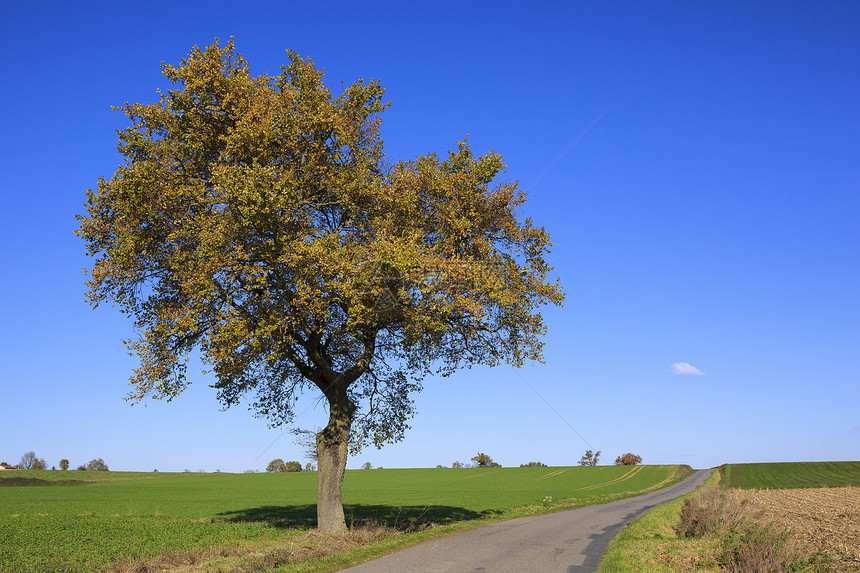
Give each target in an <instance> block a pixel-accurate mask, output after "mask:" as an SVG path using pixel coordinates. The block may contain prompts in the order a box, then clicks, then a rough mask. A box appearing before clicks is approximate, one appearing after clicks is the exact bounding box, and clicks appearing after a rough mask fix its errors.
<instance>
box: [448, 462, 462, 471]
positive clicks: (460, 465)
mask: <svg viewBox="0 0 860 573" xmlns="http://www.w3.org/2000/svg"><path fill="white" fill-rule="evenodd" d="M451 467H452V468H454V469H455V470H458V469H460V468H462V467H463V463H462V462H454V463H453V464H451Z"/></svg>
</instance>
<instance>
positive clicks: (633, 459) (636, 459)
mask: <svg viewBox="0 0 860 573" xmlns="http://www.w3.org/2000/svg"><path fill="white" fill-rule="evenodd" d="M641 463H642V456H637V455H636V454H631V453H629V452H628V453H626V454H624V455H623V456H618V457H617V458H615V465H616V466H635V465H638V464H641Z"/></svg>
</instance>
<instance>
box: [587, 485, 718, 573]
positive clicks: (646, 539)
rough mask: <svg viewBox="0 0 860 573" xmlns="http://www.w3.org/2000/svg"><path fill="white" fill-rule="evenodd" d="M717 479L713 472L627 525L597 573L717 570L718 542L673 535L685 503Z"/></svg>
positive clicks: (613, 542) (713, 487) (614, 540)
mask: <svg viewBox="0 0 860 573" xmlns="http://www.w3.org/2000/svg"><path fill="white" fill-rule="evenodd" d="M719 480H720V474H719V472H716V471H715V472H714V473H713V475H711V477H710V478H708V481H706V482H705V483H704V484H703V485H702V486H701V487H700V488H699V489H698V490H696V491H695V492H692V493H689V494H687V495H685V496H682V497H679V498H678V499H674V500H672V501H670V502H667V503H664V504H662V505H660V506H658V507H655V508H654V509H652V510H651V511H648V512H647V513H645V514H644V515H643V516H642V517H640V518H639V519H637V520H636V521H634V522H633V523H631V524H630V525H629V526H627V527H626V528H625V529H624V530H623V531H622V532H621V533H619V534H618V536H616V537H615V539H613V540H612V541H611V542H610V543H609V547H608V548H607V549H606V553H605V554H604V555H603V559H602V560H601V561H600V565H598V567H597V571H596V573H664V572H665V573H668V572H677V571H693V570H695V571H718V570H719V569H718V568H717V567H716V563H714V565H713V566H708V565H707V562H708V561H709V560H712V559H711V557H710V556H712V555H713V554H714V551H715V548H716V546H717V544H718V542H717V541H716V540H714V539H702V538H695V539H693V538H684V539H679V538H678V536H677V535H676V533H675V529H674V528H675V526H676V525H677V523H678V515H679V514H680V512H681V508H682V507H683V506H684V502H685V501H686V500H687V499H689V498H691V497H692V496H694V495H696V494H697V493H698V492H701V491H703V490H708V489H715V488H716V487H717V484H718V483H719Z"/></svg>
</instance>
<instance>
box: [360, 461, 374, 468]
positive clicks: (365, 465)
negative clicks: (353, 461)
mask: <svg viewBox="0 0 860 573" xmlns="http://www.w3.org/2000/svg"><path fill="white" fill-rule="evenodd" d="M361 469H363V470H372V469H373V464H371V463H370V462H364V463H363V464H361Z"/></svg>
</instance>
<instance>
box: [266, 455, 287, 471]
mask: <svg viewBox="0 0 860 573" xmlns="http://www.w3.org/2000/svg"><path fill="white" fill-rule="evenodd" d="M266 471H267V472H285V471H287V468H286V466H285V465H284V460H282V459H281V458H275V459H273V460H272V461H270V462H269V465H267V466H266Z"/></svg>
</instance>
